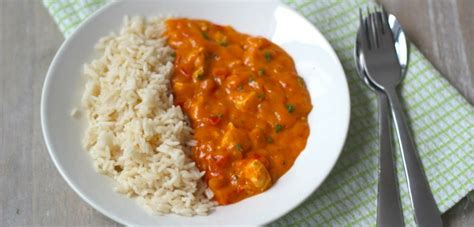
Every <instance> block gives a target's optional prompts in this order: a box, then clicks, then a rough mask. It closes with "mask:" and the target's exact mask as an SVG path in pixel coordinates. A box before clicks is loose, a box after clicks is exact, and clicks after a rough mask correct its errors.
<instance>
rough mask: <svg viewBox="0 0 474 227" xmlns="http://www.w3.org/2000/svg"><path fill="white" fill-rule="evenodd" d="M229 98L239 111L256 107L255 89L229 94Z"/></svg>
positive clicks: (257, 101)
mask: <svg viewBox="0 0 474 227" xmlns="http://www.w3.org/2000/svg"><path fill="white" fill-rule="evenodd" d="M231 100H232V102H233V103H234V105H235V108H237V109H238V110H240V111H245V112H246V111H251V110H253V109H255V108H256V107H257V104H258V103H259V100H258V97H257V93H256V92H255V91H250V92H236V93H234V94H233V95H232V96H231Z"/></svg>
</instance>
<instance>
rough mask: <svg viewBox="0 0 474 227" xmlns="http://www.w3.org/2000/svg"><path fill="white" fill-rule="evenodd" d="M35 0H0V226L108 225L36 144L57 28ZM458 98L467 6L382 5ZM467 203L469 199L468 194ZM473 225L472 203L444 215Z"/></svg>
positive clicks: (439, 1) (472, 44)
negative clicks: (40, 112) (73, 188)
mask: <svg viewBox="0 0 474 227" xmlns="http://www.w3.org/2000/svg"><path fill="white" fill-rule="evenodd" d="M41 2H42V1H40V0H21V1H16V0H0V226H24V225H74V226H77V225H86V226H113V225H117V224H116V223H115V222H113V221H112V220H110V219H108V218H107V217H105V216H103V215H102V214H100V213H98V212H97V211H95V210H94V209H93V208H91V207H90V206H89V205H87V204H86V203H85V202H84V201H82V200H81V199H80V198H79V197H78V196H77V195H76V194H75V193H74V192H73V191H72V190H71V189H70V188H69V187H68V185H67V184H66V182H65V181H64V180H63V179H62V178H61V176H60V175H59V173H58V171H57V170H56V168H55V167H54V165H53V163H52V162H51V159H50V157H49V155H48V152H47V150H46V147H45V144H44V142H43V135H42V132H41V125H40V115H39V110H40V96H41V89H42V85H43V80H44V77H45V74H46V71H47V69H48V66H49V63H50V62H51V60H52V58H53V56H54V54H55V52H56V51H57V49H58V47H59V46H60V45H61V43H62V42H63V37H62V36H61V34H60V32H59V30H58V29H57V28H56V26H55V24H54V23H53V21H52V20H51V18H50V16H49V15H48V13H47V11H46V10H45V8H43V6H42V4H41ZM381 2H383V4H384V5H385V6H386V8H387V9H388V11H389V12H391V13H394V14H395V15H396V16H398V18H399V19H400V21H401V24H402V25H403V27H404V28H405V29H406V31H407V34H408V37H409V38H410V40H411V41H412V42H413V43H414V44H415V45H416V46H418V47H419V48H420V49H421V51H422V52H423V53H425V54H426V55H427V57H428V58H429V59H430V60H431V61H432V62H433V64H434V65H435V67H436V68H438V69H439V70H440V71H441V72H442V74H443V75H445V76H446V78H448V80H449V81H450V82H451V83H452V84H453V85H454V86H455V87H456V88H458V90H460V91H461V93H462V94H463V95H464V96H465V97H467V98H468V100H469V101H470V102H471V103H473V101H474V86H473V72H474V26H473V25H472V18H474V1H471V0H400V1H390V0H383V1H381ZM471 197H472V196H471ZM443 220H444V222H445V224H446V225H448V226H474V200H473V199H472V198H471V199H467V198H464V199H463V200H462V201H461V202H460V203H458V204H457V205H456V206H454V207H453V208H452V209H450V210H449V211H448V212H447V213H445V214H444V215H443Z"/></svg>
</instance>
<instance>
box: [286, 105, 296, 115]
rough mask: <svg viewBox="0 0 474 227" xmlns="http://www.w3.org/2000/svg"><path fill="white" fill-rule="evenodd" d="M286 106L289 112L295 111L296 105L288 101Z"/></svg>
mask: <svg viewBox="0 0 474 227" xmlns="http://www.w3.org/2000/svg"><path fill="white" fill-rule="evenodd" d="M285 107H286V110H288V113H293V111H295V106H294V105H292V104H289V103H287V104H286V105H285Z"/></svg>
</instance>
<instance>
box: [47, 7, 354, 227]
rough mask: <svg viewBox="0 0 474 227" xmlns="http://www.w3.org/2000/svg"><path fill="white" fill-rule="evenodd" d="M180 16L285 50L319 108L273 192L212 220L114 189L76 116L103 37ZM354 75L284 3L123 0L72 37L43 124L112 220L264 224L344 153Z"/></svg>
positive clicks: (76, 184) (70, 175)
mask: <svg viewBox="0 0 474 227" xmlns="http://www.w3.org/2000/svg"><path fill="white" fill-rule="evenodd" d="M160 14H161V15H163V14H165V15H169V14H172V15H176V16H182V17H191V18H202V19H208V20H210V21H212V22H214V23H219V24H228V25H231V26H233V27H234V28H236V29H237V30H238V31H240V32H244V33H249V34H252V35H261V36H265V37H267V38H269V39H271V40H272V41H273V42H275V43H277V44H278V45H280V46H282V47H283V48H284V49H285V50H286V51H287V52H288V53H289V54H290V55H291V56H292V57H293V59H294V60H295V63H296V67H297V70H298V72H299V74H300V75H301V76H302V77H303V78H304V79H305V81H306V84H307V87H308V90H309V92H310V95H311V101H312V103H313V106H314V107H313V111H312V112H311V113H310V115H309V123H310V130H311V131H310V136H309V139H308V143H307V145H306V148H305V150H304V151H303V152H302V153H301V154H300V156H299V157H298V159H297V160H296V162H295V164H294V165H293V167H292V168H291V169H290V171H288V172H287V173H286V174H285V175H284V176H283V177H281V178H280V179H279V180H278V182H277V183H276V184H275V185H274V186H273V187H271V188H270V189H269V190H268V191H266V192H265V193H262V194H260V195H257V196H253V197H251V198H249V199H246V200H243V201H241V202H238V203H236V204H233V205H228V206H220V207H218V208H217V209H216V210H215V212H213V213H211V214H210V215H209V216H205V217H200V216H197V217H192V218H189V217H181V216H177V215H166V216H153V215H149V214H148V213H146V212H145V211H144V209H142V207H140V206H139V205H138V204H137V203H136V202H135V201H134V200H133V199H129V198H126V197H125V196H123V195H120V194H117V193H115V192H113V190H112V185H113V181H112V180H111V179H109V178H108V177H106V176H102V175H100V174H98V173H96V172H95V171H94V169H93V167H92V160H91V158H90V157H89V155H88V154H87V152H86V151H85V150H84V149H83V148H82V146H81V140H82V136H83V133H84V129H85V126H86V122H84V119H82V120H76V119H73V118H72V117H71V116H70V112H71V109H72V108H74V107H78V106H79V105H80V98H81V94H82V92H83V85H84V80H83V79H84V78H83V77H82V76H81V75H82V66H83V64H84V63H85V62H89V61H90V60H91V59H92V57H93V54H94V49H93V47H94V45H95V43H96V42H97V41H98V40H99V38H100V37H102V36H105V35H107V34H109V33H110V32H111V31H118V29H119V28H120V27H121V24H122V20H123V17H124V16H125V15H131V16H132V15H141V16H153V15H155V16H156V15H160ZM349 115H350V101H349V91H348V87H347V82H346V78H345V75H344V71H343V69H342V67H341V64H340V62H339V60H338V58H337V57H336V54H335V53H334V51H333V49H332V48H331V46H330V45H329V43H328V42H327V41H326V40H325V39H324V37H323V36H322V35H321V34H320V33H319V31H318V30H317V29H316V28H314V27H313V25H312V24H311V23H310V22H308V21H307V20H305V19H304V18H303V17H301V16H300V15H299V14H297V13H296V12H294V11H293V10H291V9H289V8H288V7H286V6H284V5H282V4H280V3H279V2H277V1H269V0H268V1H249V0H233V1H226V2H224V1H218V0H204V1H193V0H191V1H189V0H188V1H184V0H180V1H176V0H175V1H165V0H159V1H138V2H137V1H120V2H115V3H112V4H109V5H108V6H106V7H105V8H103V9H101V10H99V11H98V12H97V13H95V14H94V15H93V16H92V17H90V18H89V19H88V20H87V21H86V22H85V23H83V24H82V25H81V26H80V27H79V28H78V29H77V30H76V32H75V33H74V34H73V35H72V36H71V37H70V38H69V39H67V40H66V41H65V42H64V43H63V45H62V46H61V48H60V49H59V51H58V52H57V54H56V56H55V58H54V60H53V62H52V63H51V66H50V68H49V71H48V75H47V76H46V80H45V83H44V86H43V95H42V99H41V124H42V127H43V134H44V139H45V141H46V145H47V147H48V150H49V153H50V155H51V158H52V159H53V161H54V164H55V165H56V167H57V168H58V170H59V172H60V173H61V175H62V176H63V177H64V179H65V180H66V181H67V182H68V184H69V186H71V188H72V189H74V191H76V193H77V194H78V195H79V196H80V197H81V198H82V199H84V200H85V201H86V202H87V203H89V204H90V205H91V206H92V207H94V208H95V209H97V210H98V211H100V212H101V213H103V214H104V215H106V216H108V217H110V218H112V219H114V220H115V221H118V222H120V223H122V224H126V225H157V224H183V225H187V224H208V225H211V224H212V225H219V224H245V225H261V224H265V223H269V222H271V221H273V220H276V219H277V218H279V217H281V216H283V215H284V214H286V213H287V212H289V211H290V210H292V209H293V208H295V207H296V206H297V205H299V204H300V203H301V202H302V201H304V200H305V199H306V198H307V197H308V196H309V195H310V194H311V193H313V191H314V190H315V189H316V188H317V187H318V186H319V185H320V184H321V183H322V182H323V180H324V179H325V178H326V176H327V175H328V174H329V172H330V171H331V169H332V168H333V166H334V164H335V163H336V160H337V158H338V157H339V154H340V152H341V150H342V147H343V144H344V141H345V138H346V133H347V130H348V126H349Z"/></svg>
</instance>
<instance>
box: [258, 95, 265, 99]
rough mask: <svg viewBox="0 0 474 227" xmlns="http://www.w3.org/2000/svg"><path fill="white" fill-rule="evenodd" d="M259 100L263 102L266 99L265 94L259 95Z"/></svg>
mask: <svg viewBox="0 0 474 227" xmlns="http://www.w3.org/2000/svg"><path fill="white" fill-rule="evenodd" d="M257 98H258V99H260V100H263V99H264V98H265V94H264V93H258V95H257Z"/></svg>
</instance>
